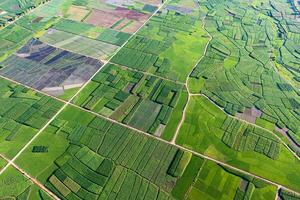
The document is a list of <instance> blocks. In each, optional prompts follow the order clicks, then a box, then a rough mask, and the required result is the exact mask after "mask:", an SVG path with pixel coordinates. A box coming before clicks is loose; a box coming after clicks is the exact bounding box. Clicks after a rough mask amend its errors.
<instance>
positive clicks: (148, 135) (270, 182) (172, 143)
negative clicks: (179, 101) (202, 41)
mask: <svg viewBox="0 0 300 200" xmlns="http://www.w3.org/2000/svg"><path fill="white" fill-rule="evenodd" d="M166 2H167V1H165V2H164V3H163V4H162V5H161V6H160V7H159V8H158V9H157V10H156V12H154V13H153V15H151V16H150V17H149V18H148V20H147V21H146V22H145V23H144V24H143V25H142V26H141V27H140V28H139V29H138V30H137V31H136V32H135V33H134V34H132V36H131V37H133V36H134V35H135V34H136V33H137V32H138V31H139V30H140V29H141V28H142V27H143V26H144V25H145V24H146V23H147V22H148V21H149V20H150V19H151V18H152V17H153V16H154V15H155V14H156V13H157V12H158V11H159V10H160V9H161V8H162V7H163V5H164V4H165V3H166ZM203 26H204V24H203ZM208 35H209V36H210V38H211V39H212V37H211V35H210V34H209V33H208ZM131 37H130V38H129V39H128V40H127V41H126V42H125V43H124V44H123V45H122V46H121V47H120V48H119V49H118V50H117V51H116V52H115V53H114V54H113V56H114V55H115V54H116V53H117V52H118V51H119V50H120V49H121V48H123V47H124V46H125V45H126V44H127V42H128V41H129V40H130V39H131ZM211 39H210V41H211ZM210 41H209V42H210ZM209 42H208V43H207V45H206V47H205V51H204V54H203V56H202V57H201V58H200V59H199V60H198V62H197V63H196V65H195V66H194V68H195V67H196V66H197V64H198V63H199V62H200V61H201V60H202V58H203V57H204V56H205V54H206V51H207V48H208V45H209ZM113 56H112V57H111V58H110V59H109V60H107V61H106V62H105V64H104V65H103V66H102V67H101V68H100V69H99V70H98V71H97V72H96V73H95V74H94V75H93V76H92V77H91V78H90V79H89V80H88V81H87V82H86V83H85V84H84V85H83V86H82V87H81V88H80V89H79V90H78V91H77V92H76V94H74V95H73V97H72V98H71V99H70V100H69V101H64V100H61V99H59V98H57V97H53V96H51V95H49V94H46V93H43V92H41V91H38V90H36V89H33V88H32V89H33V90H35V91H38V92H40V93H43V94H45V95H47V96H50V97H52V98H55V99H57V100H59V101H61V102H63V103H64V106H63V107H62V108H61V109H60V110H59V111H58V112H57V113H56V114H55V116H53V117H52V118H51V119H50V120H49V122H48V123H47V124H46V125H45V126H44V127H43V128H42V129H41V130H40V131H39V132H38V133H37V134H36V135H35V136H34V137H33V138H32V139H31V140H30V141H29V142H28V143H27V144H26V145H25V146H24V147H23V148H22V149H21V150H20V151H19V153H18V154H17V155H16V156H15V157H14V158H13V159H12V160H10V161H9V163H8V164H7V165H6V166H5V167H4V168H3V169H2V170H1V171H0V175H1V174H2V173H3V172H4V171H5V169H7V168H8V167H9V166H10V165H12V166H14V167H15V166H16V165H15V164H14V161H15V160H16V159H17V158H18V157H19V156H20V155H21V153H22V152H23V151H24V150H25V149H26V148H27V147H28V146H29V145H30V144H31V143H32V142H33V141H34V139H35V138H36V137H37V136H38V135H39V134H40V133H41V132H42V131H43V130H44V129H45V128H46V127H47V126H48V125H49V124H50V123H51V122H52V121H53V120H54V118H55V117H56V116H57V115H59V114H60V113H61V112H62V110H63V109H64V108H65V107H66V106H68V105H72V106H75V107H77V108H79V109H81V110H84V111H86V112H90V113H92V114H94V115H96V116H99V117H101V118H104V119H107V120H109V121H112V122H114V123H117V124H119V125H121V126H123V127H126V128H129V129H131V130H134V131H136V132H137V133H142V134H144V135H145V136H147V137H151V138H153V139H156V140H159V141H161V142H164V143H166V144H169V145H173V146H175V147H177V148H179V149H182V150H185V151H188V152H191V153H193V154H194V155H197V156H199V157H202V158H204V159H207V160H210V161H213V162H215V163H217V164H219V165H222V166H225V167H228V168H230V169H233V170H236V171H238V172H241V173H244V174H247V175H251V176H253V177H256V178H258V179H261V180H264V181H265V182H267V183H269V184H272V185H275V186H277V187H280V188H284V189H286V190H288V191H292V192H295V191H293V190H291V189H289V188H287V187H284V186H282V185H280V184H279V183H276V182H274V181H272V180H269V179H266V178H263V177H261V176H258V175H255V174H253V173H250V172H247V171H244V170H242V169H239V168H236V167H234V166H232V165H229V164H227V163H225V162H222V161H219V160H217V159H215V158H212V157H209V156H206V155H204V154H201V153H198V152H195V151H193V150H191V149H188V148H186V147H182V146H180V145H177V144H175V142H174V141H176V137H177V135H178V131H177V134H176V135H175V136H174V138H173V140H172V141H171V142H169V141H166V140H163V139H161V138H158V137H156V136H153V135H150V134H148V133H146V132H144V131H141V130H138V129H136V128H133V127H131V126H128V125H126V124H122V123H120V122H118V121H115V120H113V119H110V118H108V117H104V116H102V115H100V114H98V113H95V112H93V111H90V110H87V109H85V108H82V107H80V106H77V105H74V104H72V103H71V102H72V100H73V99H74V98H75V97H76V96H77V95H78V94H79V93H80V92H81V91H82V90H83V89H84V88H85V86H86V85H87V84H88V83H89V82H90V81H91V80H92V78H93V77H94V76H95V75H96V74H97V73H98V72H99V71H100V70H101V69H102V68H103V67H104V66H105V65H106V64H107V63H108V62H110V60H111V59H112V58H113ZM194 68H193V69H192V71H193V70H194ZM192 71H191V72H190V74H191V73H192ZM190 74H189V76H190ZM189 76H188V77H187V79H186V82H185V84H184V85H185V86H186V87H187V86H188V78H189ZM0 77H2V78H5V79H7V80H10V81H12V82H14V83H17V84H20V83H18V82H16V81H14V80H11V79H8V78H6V77H3V76H0ZM21 85H22V84H21ZM25 87H28V86H25ZM29 88H30V87H29ZM187 91H188V93H189V95H188V97H189V98H190V96H193V95H194V94H191V93H190V91H189V89H188V87H187ZM187 105H188V102H187V104H186V107H187ZM185 113H186V108H185V109H184V113H183V117H182V119H181V123H180V126H181V125H182V123H183V121H184V118H185ZM180 126H179V127H178V128H177V129H178V130H179V129H180ZM19 169H20V168H19ZM20 170H22V169H20ZM22 172H24V171H23V170H22ZM24 173H25V172H24ZM27 175H28V174H27ZM28 176H29V175H28ZM29 177H30V176H29ZM295 193H296V194H299V195H300V193H297V192H295Z"/></svg>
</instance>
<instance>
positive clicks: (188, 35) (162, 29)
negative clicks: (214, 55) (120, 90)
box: [111, 3, 208, 82]
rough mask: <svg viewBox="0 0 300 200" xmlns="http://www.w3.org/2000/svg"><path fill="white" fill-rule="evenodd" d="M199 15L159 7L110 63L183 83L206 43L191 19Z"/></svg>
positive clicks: (203, 34) (198, 23) (197, 24)
mask: <svg viewBox="0 0 300 200" xmlns="http://www.w3.org/2000/svg"><path fill="white" fill-rule="evenodd" d="M167 4H168V3H167ZM167 6H168V5H167ZM199 12H200V11H199V10H193V12H192V13H191V14H184V13H183V14H181V13H180V14H176V13H177V12H175V11H171V10H168V7H165V8H163V9H162V11H161V12H159V14H157V15H156V16H154V17H152V18H151V19H150V22H149V23H148V24H147V25H146V26H144V27H143V28H142V29H141V30H140V31H139V32H138V34H137V36H135V37H134V38H133V39H131V40H130V41H129V42H128V43H127V44H126V45H125V47H124V48H122V49H121V50H120V51H119V52H118V53H117V54H116V55H115V56H114V57H113V58H112V60H111V62H113V63H117V64H120V65H124V66H127V67H130V68H133V69H137V70H141V71H146V72H150V73H153V74H156V75H159V76H163V77H166V78H168V79H172V80H175V81H180V82H184V81H185V79H186V77H187V76H188V74H189V72H190V71H191V70H192V68H193V67H194V65H195V64H196V63H197V61H198V59H199V58H200V57H201V55H202V54H203V52H204V48H205V45H206V43H207V42H208V37H207V35H206V32H205V31H204V30H203V29H202V28H201V22H200V21H199V20H198V19H197V17H196V16H194V13H198V14H199ZM186 55H188V56H186Z"/></svg>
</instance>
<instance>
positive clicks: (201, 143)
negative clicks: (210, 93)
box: [176, 96, 300, 189]
mask: <svg viewBox="0 0 300 200" xmlns="http://www.w3.org/2000/svg"><path fill="white" fill-rule="evenodd" d="M176 143H177V144H179V145H182V146H185V147H187V148H189V149H193V150H195V151H197V152H200V153H203V154H205V155H208V156H211V157H214V158H216V159H218V160H222V161H224V162H227V163H230V164H231V165H234V166H237V167H240V168H242V169H245V170H247V171H250V172H253V173H256V174H259V175H261V176H264V177H268V178H269V179H272V180H275V181H278V182H282V183H283V184H285V185H290V187H293V186H294V188H295V189H296V188H297V182H298V181H299V179H300V177H299V176H298V177H297V175H296V174H297V173H296V171H297V170H298V169H299V167H300V165H299V161H298V160H296V158H295V157H294V155H293V154H291V152H290V151H288V149H287V148H286V147H285V146H284V145H283V144H282V143H280V142H279V141H278V139H277V138H276V137H274V136H273V135H272V134H270V133H269V132H267V131H266V130H264V129H260V128H257V127H253V126H251V125H249V124H246V123H245V122H241V121H238V120H236V119H235V118H231V117H228V116H226V114H225V113H224V112H222V111H221V110H220V109H219V108H217V107H216V106H215V105H214V104H212V103H211V102H210V100H208V99H207V98H205V97H203V96H193V97H192V98H191V100H190V102H189V106H188V110H187V114H186V118H185V121H184V123H183V125H182V127H181V129H180V132H179V135H178V137H177V140H176ZM289 174H290V175H291V174H293V176H290V175H289Z"/></svg>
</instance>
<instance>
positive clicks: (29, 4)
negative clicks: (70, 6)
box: [0, 0, 46, 27]
mask: <svg viewBox="0 0 300 200" xmlns="http://www.w3.org/2000/svg"><path fill="white" fill-rule="evenodd" d="M45 1H46V0H44V1H43V0H35V1H31V0H3V1H1V2H0V27H1V26H5V25H7V24H8V23H9V22H12V21H14V20H15V19H16V18H18V17H19V16H21V15H23V14H24V13H26V12H27V11H29V10H31V9H33V8H35V7H36V6H38V5H39V4H41V3H43V2H45Z"/></svg>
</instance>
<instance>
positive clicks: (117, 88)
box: [74, 64, 186, 136]
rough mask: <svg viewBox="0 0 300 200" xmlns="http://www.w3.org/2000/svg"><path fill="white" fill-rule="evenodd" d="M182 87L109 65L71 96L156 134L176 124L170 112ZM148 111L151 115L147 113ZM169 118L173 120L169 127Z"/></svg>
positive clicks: (182, 97)
mask: <svg viewBox="0 0 300 200" xmlns="http://www.w3.org/2000/svg"><path fill="white" fill-rule="evenodd" d="M185 93H186V91H184V87H183V86H182V85H180V84H176V83H174V82H171V81H167V80H164V79H161V78H158V77H156V76H151V75H147V74H143V73H141V72H138V71H132V70H129V69H126V68H123V67H121V66H116V65H114V64H108V65H106V66H105V68H104V69H103V70H102V71H101V72H99V73H98V74H97V75H96V76H95V77H94V78H93V79H92V82H90V83H89V84H88V85H87V87H86V88H85V89H84V90H83V91H82V92H81V93H80V94H79V96H78V97H76V98H75V99H74V102H75V103H76V104H78V105H80V106H82V107H83V108H86V109H89V110H92V111H94V112H96V113H99V114H101V115H103V116H108V117H110V118H112V119H114V120H117V121H119V122H122V123H124V124H128V125H130V126H132V127H135V128H137V129H139V130H143V131H145V132H149V133H151V134H154V135H156V136H161V135H164V133H163V132H164V130H166V131H167V132H168V131H170V130H172V129H174V127H176V126H175V125H174V123H178V120H176V119H175V118H174V117H172V114H173V111H174V110H176V109H178V108H179V109H182V108H180V107H181V106H182V105H181V103H180V102H181V101H185ZM148 113H151V115H148ZM169 121H172V122H173V123H171V124H170V125H169V126H168V125H167V124H168V122H169Z"/></svg>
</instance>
